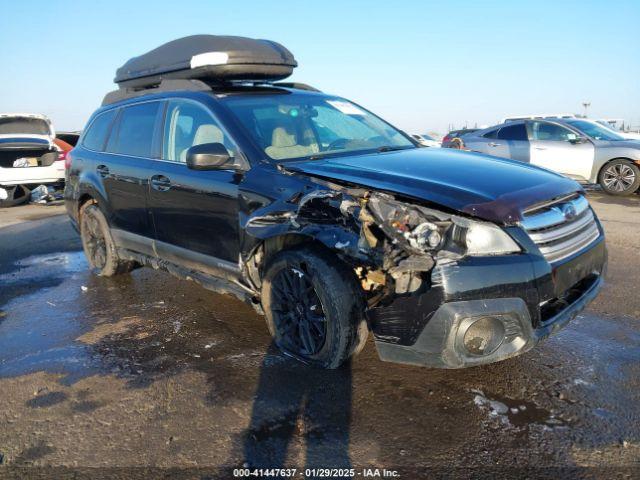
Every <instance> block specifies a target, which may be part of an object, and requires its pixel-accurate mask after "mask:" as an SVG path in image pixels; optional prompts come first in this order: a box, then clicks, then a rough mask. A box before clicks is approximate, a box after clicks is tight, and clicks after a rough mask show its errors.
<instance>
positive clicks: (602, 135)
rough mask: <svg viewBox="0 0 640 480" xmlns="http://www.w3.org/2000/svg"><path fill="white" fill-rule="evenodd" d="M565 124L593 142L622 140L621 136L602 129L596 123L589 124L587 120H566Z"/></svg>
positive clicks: (604, 128)
mask: <svg viewBox="0 0 640 480" xmlns="http://www.w3.org/2000/svg"><path fill="white" fill-rule="evenodd" d="M566 122H567V123H568V124H569V125H571V126H572V127H574V128H577V129H578V130H580V131H581V132H582V133H584V134H585V135H588V136H589V137H591V138H593V139H595V140H607V141H617V140H624V137H622V136H621V135H618V134H617V133H616V132H614V131H613V130H610V129H609V128H606V127H603V126H602V125H599V124H597V123H596V122H590V121H589V120H567V121H566Z"/></svg>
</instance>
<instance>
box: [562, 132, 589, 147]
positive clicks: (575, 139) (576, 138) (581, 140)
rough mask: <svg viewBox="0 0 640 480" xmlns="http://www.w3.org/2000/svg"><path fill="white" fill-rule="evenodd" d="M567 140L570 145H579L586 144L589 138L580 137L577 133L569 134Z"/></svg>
mask: <svg viewBox="0 0 640 480" xmlns="http://www.w3.org/2000/svg"><path fill="white" fill-rule="evenodd" d="M567 140H568V141H569V143H573V144H574V145H575V144H577V143H584V142H586V141H587V138H586V137H583V136H582V135H578V134H576V133H569V134H567Z"/></svg>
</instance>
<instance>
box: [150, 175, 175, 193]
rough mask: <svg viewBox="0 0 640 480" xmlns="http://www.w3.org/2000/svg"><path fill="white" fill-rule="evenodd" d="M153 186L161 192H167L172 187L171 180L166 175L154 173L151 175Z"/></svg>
mask: <svg viewBox="0 0 640 480" xmlns="http://www.w3.org/2000/svg"><path fill="white" fill-rule="evenodd" d="M151 188H153V189H154V190H157V191H159V192H166V191H167V190H169V189H170V188H171V180H169V178H168V177H165V176H164V175H154V176H153V177H151Z"/></svg>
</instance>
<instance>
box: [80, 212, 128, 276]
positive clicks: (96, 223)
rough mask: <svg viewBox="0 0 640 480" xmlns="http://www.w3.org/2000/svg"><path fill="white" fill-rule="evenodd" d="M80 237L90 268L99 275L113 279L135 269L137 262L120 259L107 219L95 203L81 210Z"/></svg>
mask: <svg viewBox="0 0 640 480" xmlns="http://www.w3.org/2000/svg"><path fill="white" fill-rule="evenodd" d="M80 237H81V238H82V248H83V250H84V254H85V256H86V257H87V261H88V262H89V266H90V267H91V269H92V270H94V271H95V272H96V273H97V274H98V275H100V276H102V277H113V276H114V275H119V274H122V273H127V272H130V271H131V270H133V269H134V268H135V265H136V264H135V262H132V261H128V260H122V259H120V257H118V253H117V251H116V247H115V243H114V242H113V237H112V236H111V230H110V229H109V224H108V223H107V219H106V218H105V216H104V214H103V213H102V212H101V211H100V209H99V208H98V206H97V205H96V204H94V203H86V204H85V205H83V206H82V207H81V208H80Z"/></svg>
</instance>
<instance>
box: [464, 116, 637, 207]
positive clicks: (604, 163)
mask: <svg viewBox="0 0 640 480" xmlns="http://www.w3.org/2000/svg"><path fill="white" fill-rule="evenodd" d="M462 140H463V141H464V148H465V149H467V150H471V151H474V152H480V153H485V154H489V155H494V156H497V157H504V158H510V159H513V160H519V161H521V162H526V163H531V164H532V165H536V166H539V167H544V168H547V169H549V170H553V171H554V172H558V173H561V174H563V175H565V176H567V177H571V178H573V179H575V180H577V181H579V182H581V183H598V184H600V185H601V186H602V188H603V190H604V191H605V192H607V193H609V194H612V195H630V194H631V193H633V192H635V191H637V190H638V188H639V187H640V141H638V140H629V139H626V138H624V137H623V136H621V135H619V134H617V133H616V132H614V131H612V130H610V129H608V128H605V127H603V126H602V125H600V124H599V123H597V122H593V121H591V120H587V119H584V118H555V119H528V120H516V121H509V122H506V123H503V124H500V125H495V126H493V127H489V128H485V129H482V130H478V131H475V132H472V133H469V134H467V135H464V136H463V137H462Z"/></svg>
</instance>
